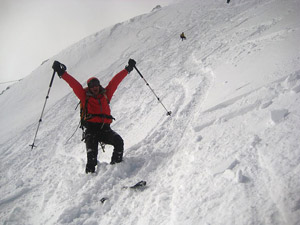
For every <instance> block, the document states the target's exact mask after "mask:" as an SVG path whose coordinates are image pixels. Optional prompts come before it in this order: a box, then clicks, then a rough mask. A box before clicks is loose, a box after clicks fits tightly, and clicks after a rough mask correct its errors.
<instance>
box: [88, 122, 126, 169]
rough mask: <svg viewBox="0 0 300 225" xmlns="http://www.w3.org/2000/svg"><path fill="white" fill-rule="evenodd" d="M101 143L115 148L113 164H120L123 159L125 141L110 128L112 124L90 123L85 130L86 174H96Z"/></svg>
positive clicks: (112, 158)
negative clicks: (99, 144)
mask: <svg viewBox="0 0 300 225" xmlns="http://www.w3.org/2000/svg"><path fill="white" fill-rule="evenodd" d="M99 142H103V143H104V144H109V145H112V146H114V150H113V154H112V157H111V162H110V163H111V164H115V163H119V162H121V161H122V159H123V151H124V142H123V139H122V138H121V136H120V135H119V134H117V133H116V132H115V131H113V130H112V129H111V128H110V124H102V123H91V122H89V123H87V124H86V130H85V144H86V151H87V164H86V173H94V172H95V167H96V165H97V156H98V143H99Z"/></svg>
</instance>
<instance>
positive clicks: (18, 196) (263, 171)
mask: <svg viewBox="0 0 300 225" xmlns="http://www.w3.org/2000/svg"><path fill="white" fill-rule="evenodd" d="M149 11H150V10H149ZM299 11H300V2H299V0H285V1H282V0H264V1H262V0H252V1H248V0H233V1H231V3H230V4H226V1H225V0H217V1H211V0H201V1H200V0H184V1H182V2H177V3H175V4H172V5H170V6H168V7H163V8H160V9H157V10H154V11H152V12H150V13H149V14H145V15H141V16H137V17H135V18H132V19H131V20H129V21H126V22H123V23H120V24H116V25H115V26H112V27H110V28H107V29H104V30H102V31H100V32H98V33H96V34H94V35H92V36H89V37H87V38H85V39H84V40H81V41H80V42H78V43H76V44H74V45H73V46H70V47H69V48H68V49H65V50H63V51H61V52H60V53H59V54H57V55H56V56H54V57H53V58H51V59H49V61H47V62H45V63H44V64H43V65H41V66H40V67H38V68H37V69H36V70H35V71H33V72H32V73H31V74H30V75H29V76H27V77H26V78H24V79H23V80H22V81H20V82H17V83H16V84H14V85H12V86H11V87H10V89H8V90H6V91H5V92H4V93H3V94H1V95H0V105H1V111H0V118H1V130H0V137H1V138H0V148H1V150H0V152H1V154H0V161H1V165H0V177H1V181H0V189H1V190H0V224H5V225H11V224H17V225H23V224H24V225H31V224H32V225H37V224H45V225H52V224H73V225H96V224H101V225H102V224H118V225H119V224H122V225H129V224H155V225H157V224H178V225H179V224H180V225H181V224H207V225H208V224H211V225H215V224H228V225H232V224H286V225H297V224H300V179H299V174H300V149H299V140H300V131H299V128H300V107H299V105H300V63H299V61H300V45H299V40H300V30H299V28H300V15H299ZM182 31H184V32H185V34H186V37H187V40H186V41H181V40H180V38H179V35H180V33H181V32H182ZM66 32H67V31H66ZM62 38H63V34H62ZM129 58H134V59H135V60H136V61H137V67H138V68H139V70H140V71H141V72H142V73H143V75H144V77H145V79H146V80H147V81H148V83H149V84H150V85H151V87H152V88H153V89H154V91H155V92H156V93H157V95H158V96H159V97H160V98H161V100H162V101H163V103H164V105H165V106H166V107H167V109H168V110H171V111H172V116H171V117H168V116H166V111H165V110H164V108H163V107H162V106H161V105H160V104H159V103H158V102H157V99H156V98H155V97H154V95H153V94H152V93H151V91H150V89H149V88H148V87H147V86H146V85H145V83H144V81H143V80H142V79H141V78H140V77H139V76H138V74H137V73H136V72H135V71H133V72H132V73H131V74H130V75H129V76H128V77H126V78H125V80H124V81H123V82H122V83H121V85H120V86H119V88H118V90H117V92H116V93H115V95H114V97H113V100H112V102H111V108H112V114H113V116H114V117H115V118H116V119H117V120H116V121H115V122H114V123H113V125H112V127H113V129H114V130H115V131H117V132H118V133H119V134H121V136H122V137H123V139H124V141H125V156H124V162H122V163H121V164H117V165H110V164H109V159H110V157H111V153H112V148H111V147H110V146H107V147H106V151H105V152H101V150H99V152H100V155H99V157H98V160H99V165H98V170H97V173H96V174H94V175H86V174H85V173H84V168H85V162H86V153H85V145H84V143H83V142H81V141H80V140H81V132H80V130H78V131H77V132H76V133H75V135H74V137H72V138H71V139H70V140H69V141H68V139H69V138H70V137H71V135H72V133H73V132H74V131H75V129H76V127H77V125H78V122H79V112H78V110H75V107H76V105H77V103H78V100H77V99H76V97H75V95H74V94H73V92H72V91H71V89H70V88H69V86H68V85H67V84H66V83H65V82H64V81H63V80H60V79H58V78H57V77H55V80H54V83H53V86H52V89H51V92H50V98H49V99H48V102H47V105H46V110H45V114H44V117H43V121H42V123H41V126H40V130H39V133H38V136H37V140H36V142H35V144H36V145H37V146H38V147H37V148H34V149H33V150H31V148H30V147H29V145H30V144H32V142H33V137H34V134H35V131H36V128H37V124H38V120H39V118H40V114H41V110H42V106H43V104H44V101H45V97H46V94H47V91H48V87H49V82H50V79H51V75H52V72H53V71H52V69H51V65H52V63H53V61H54V60H59V61H61V62H63V63H65V64H66V65H67V67H68V72H69V73H70V74H72V75H73V76H74V77H76V78H77V79H78V80H79V81H80V82H82V83H83V84H85V81H86V80H87V78H89V77H91V76H97V77H99V78H100V80H101V82H102V83H103V84H104V85H106V84H107V83H108V82H109V80H110V79H111V77H112V76H113V75H114V74H116V73H117V72H119V71H120V70H121V69H123V68H124V66H125V65H126V63H127V61H128V59H129ZM140 180H146V181H147V185H148V188H146V189H145V190H143V191H138V192H136V191H133V190H130V189H122V187H123V186H128V185H131V184H134V183H136V182H138V181H140ZM103 197H107V198H108V200H106V201H105V202H104V203H101V201H100V200H101V199H102V198H103Z"/></svg>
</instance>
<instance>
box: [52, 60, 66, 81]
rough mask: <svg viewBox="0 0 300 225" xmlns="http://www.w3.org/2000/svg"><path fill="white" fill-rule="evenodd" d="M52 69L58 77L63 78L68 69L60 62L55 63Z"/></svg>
mask: <svg viewBox="0 0 300 225" xmlns="http://www.w3.org/2000/svg"><path fill="white" fill-rule="evenodd" d="M52 69H53V70H54V71H55V72H56V73H57V75H58V76H59V77H60V78H61V76H62V75H63V74H64V72H65V71H66V69H67V67H66V66H65V65H64V64H62V63H60V62H58V61H54V63H53V65H52Z"/></svg>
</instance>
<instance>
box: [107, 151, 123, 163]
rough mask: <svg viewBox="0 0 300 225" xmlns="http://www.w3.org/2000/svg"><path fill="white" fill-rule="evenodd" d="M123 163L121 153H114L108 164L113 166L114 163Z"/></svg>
mask: <svg viewBox="0 0 300 225" xmlns="http://www.w3.org/2000/svg"><path fill="white" fill-rule="evenodd" d="M122 161H123V152H114V153H113V155H112V157H111V162H110V164H111V165H113V164H115V163H120V162H122Z"/></svg>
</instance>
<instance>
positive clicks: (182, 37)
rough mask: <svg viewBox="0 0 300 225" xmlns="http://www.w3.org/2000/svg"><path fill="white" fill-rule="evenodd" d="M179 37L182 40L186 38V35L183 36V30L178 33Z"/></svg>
mask: <svg viewBox="0 0 300 225" xmlns="http://www.w3.org/2000/svg"><path fill="white" fill-rule="evenodd" d="M180 38H181V40H182V41H183V40H185V39H186V37H185V35H184V33H183V32H182V33H181V34H180Z"/></svg>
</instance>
